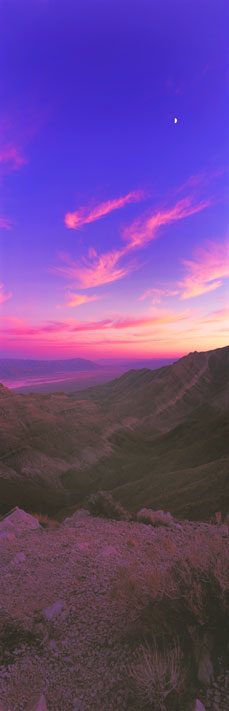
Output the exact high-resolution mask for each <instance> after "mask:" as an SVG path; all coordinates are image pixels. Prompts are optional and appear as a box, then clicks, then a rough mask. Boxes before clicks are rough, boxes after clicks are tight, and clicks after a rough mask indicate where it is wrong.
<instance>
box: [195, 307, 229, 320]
mask: <svg viewBox="0 0 229 711" xmlns="http://www.w3.org/2000/svg"><path fill="white" fill-rule="evenodd" d="M199 321H200V323H221V322H224V321H226V322H227V323H229V306H226V308H224V309H218V310H217V311H211V312H210V313H209V314H206V316H203V318H201V319H199Z"/></svg>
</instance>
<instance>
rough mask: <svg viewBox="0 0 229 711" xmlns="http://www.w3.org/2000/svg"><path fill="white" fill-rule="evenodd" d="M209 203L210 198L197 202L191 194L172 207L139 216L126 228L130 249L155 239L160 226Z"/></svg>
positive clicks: (200, 208)
mask: <svg viewBox="0 0 229 711" xmlns="http://www.w3.org/2000/svg"><path fill="white" fill-rule="evenodd" d="M209 205H210V199H208V200H202V201H200V202H195V201H194V199H193V197H192V196H191V195H189V196H188V197H186V198H184V199H183V200H179V201H178V202H177V203H176V204H175V205H174V206H173V207H171V208H168V209H167V208H164V209H162V210H159V211H157V212H153V213H152V212H151V214H149V215H148V216H147V217H142V218H138V219H137V220H135V221H134V222H133V223H132V225H130V226H129V227H127V228H126V229H125V230H124V233H123V237H124V239H125V240H126V241H127V242H128V248H129V249H137V248H138V249H139V248H141V247H143V246H145V245H146V244H147V243H148V242H151V241H152V240H153V239H155V237H156V236H157V232H158V229H159V228H160V227H162V226H164V225H169V224H171V223H172V222H177V221H178V220H181V219H183V218H184V217H189V216H190V215H194V214H195V213H197V212H200V211H201V210H204V209H205V208H206V207H208V206H209Z"/></svg>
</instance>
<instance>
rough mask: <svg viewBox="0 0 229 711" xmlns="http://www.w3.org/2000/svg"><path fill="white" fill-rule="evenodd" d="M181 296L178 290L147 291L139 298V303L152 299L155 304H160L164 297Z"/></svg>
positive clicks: (153, 289)
mask: <svg viewBox="0 0 229 711" xmlns="http://www.w3.org/2000/svg"><path fill="white" fill-rule="evenodd" d="M177 294H179V291H178V289H173V290H170V289H156V288H152V289H147V290H146V291H144V292H143V294H141V296H139V299H138V300H139V301H144V300H145V299H149V298H152V303H153V304H160V303H161V300H162V298H163V296H177Z"/></svg>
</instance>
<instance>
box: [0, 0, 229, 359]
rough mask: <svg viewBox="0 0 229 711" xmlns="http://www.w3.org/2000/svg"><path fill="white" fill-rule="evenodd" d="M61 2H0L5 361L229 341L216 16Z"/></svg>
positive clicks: (166, 352) (221, 58)
mask: <svg viewBox="0 0 229 711" xmlns="http://www.w3.org/2000/svg"><path fill="white" fill-rule="evenodd" d="M57 5H58V6H57V7H55V12H54V6H53V4H52V3H51V2H49V1H48V0H47V2H38V1H36V2H35V1H34V2H30V3H29V2H27V0H25V1H23V2H20V3H19V2H17V1H16V0H10V2H9V3H3V4H2V5H1V30H0V35H1V46H2V54H3V59H2V62H3V65H4V67H5V76H4V79H3V78H2V79H1V82H2V87H1V88H2V91H1V109H0V182H1V202H0V235H1V264H0V268H1V272H0V281H1V285H0V304H1V333H2V335H1V356H2V357H5V356H6V357H15V358H17V357H27V356H28V357H33V358H36V357H39V358H51V357H55V358H61V357H63V358H65V357H66V358H68V357H73V356H75V357H77V356H80V357H85V358H90V359H92V360H93V359H96V358H103V357H104V356H105V357H111V358H113V357H114V358H116V357H117V358H121V357H123V356H126V355H128V356H131V357H133V358H136V357H138V358H140V357H146V356H147V357H149V358H153V357H154V356H156V357H157V356H158V355H159V356H160V357H163V356H172V357H173V356H180V355H183V354H186V353H188V352H190V351H194V350H208V349H213V348H217V347H221V346H225V345H226V344H227V342H228V279H229V242H228V235H227V225H226V222H227V220H226V192H227V183H228V173H227V167H226V126H227V119H226V112H225V89H224V84H225V72H226V67H225V63H226V59H225V56H226V33H225V34H224V31H223V28H222V27H221V26H220V22H218V21H216V14H215V11H214V8H215V9H216V7H217V6H216V4H215V3H212V7H209V6H208V12H207V15H206V13H205V10H204V8H205V3H203V4H202V3H199V1H198V0H194V2H193V3H191V4H190V7H187V6H186V3H180V4H179V22H176V23H174V22H173V13H174V8H173V5H174V4H173V3H171V2H168V0H162V2H161V3H159V2H158V3H149V2H147V1H146V0H142V2H137V3H135V4H134V8H132V11H131V13H130V12H129V10H130V5H129V3H125V2H124V4H121V3H120V2H119V1H117V2H114V1H113V0H111V1H110V2H108V3H106V4H104V3H102V2H100V0H99V1H98V2H96V3H92V2H91V1H90V0H84V1H83V0H82V1H81V0H79V2H77V3H75V2H73V0H66V2H65V3H64V2H63V3H58V4H57ZM175 6H176V2H175ZM197 14H198V22H197ZM12 17H13V20H14V21H13V23H12V22H10V18H12ZM63 27H64V32H63V29H62V28H63ZM171 28H172V29H171ZM168 36H169V38H170V39H169V46H167V42H168ZM184 46H185V51H184ZM41 48H42V51H41ZM180 56H182V62H181V61H180V59H179V57H180ZM175 117H176V118H175Z"/></svg>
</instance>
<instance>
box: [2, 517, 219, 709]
mask: <svg viewBox="0 0 229 711" xmlns="http://www.w3.org/2000/svg"><path fill="white" fill-rule="evenodd" d="M206 535H207V539H208V540H209V546H214V541H215V538H216V537H217V541H220V543H221V544H222V546H223V547H224V546H226V545H227V546H228V528H227V527H226V526H221V525H220V526H213V525H208V524H201V523H199V524H198V523H190V522H184V523H182V524H180V523H177V524H176V523H174V525H173V526H171V527H170V528H167V527H165V526H160V527H158V528H153V527H152V526H148V525H145V524H143V523H133V522H126V521H112V520H107V521H105V520H103V519H101V518H92V517H91V516H90V515H89V514H88V513H87V512H85V511H78V512H76V513H75V514H74V515H73V516H72V517H71V518H69V519H66V520H65V521H64V523H62V524H61V525H60V526H59V527H57V528H56V529H55V530H49V529H44V528H43V527H41V525H40V524H39V522H38V520H37V519H36V518H34V517H31V516H29V515H28V514H25V512H22V511H20V510H19V509H16V510H15V511H14V512H13V513H12V514H11V515H9V516H8V517H5V518H4V519H2V521H0V568H1V585H0V690H1V693H0V710H1V711H32V710H33V711H46V710H47V711H127V709H128V710H130V709H132V710H134V709H139V711H140V709H147V708H148V709H150V708H151V709H155V711H159V709H162V708H163V706H162V705H160V704H159V702H158V706H157V707H156V706H155V704H154V705H152V703H151V705H149V703H148V702H146V698H145V696H144V693H143V696H142V699H141V695H140V696H138V695H137V692H136V691H133V683H132V681H131V678H132V676H133V673H132V672H131V669H133V664H134V661H135V659H136V653H138V651H139V652H141V649H142V646H141V645H142V641H141V640H140V639H139V638H138V635H137V633H136V634H135V635H133V634H132V633H131V631H130V628H129V622H130V621H131V614H132V610H133V608H134V604H133V605H132V600H133V597H131V596H133V582H132V581H133V576H134V575H135V572H136V580H137V583H136V591H135V594H136V595H137V586H138V585H139V584H141V580H142V579H143V577H144V580H146V579H147V576H148V577H150V575H151V571H152V561H154V563H155V561H158V565H157V567H158V569H159V568H160V567H161V566H162V568H163V566H164V567H166V566H167V565H168V562H169V560H171V558H172V557H174V556H175V557H178V559H180V556H181V555H182V552H183V553H184V557H185V551H186V550H187V548H188V546H189V544H190V539H191V538H194V539H195V540H197V537H198V540H199V542H200V545H201V540H202V537H204V540H205V539H206ZM203 555H204V551H203ZM128 571H129V572H128ZM128 581H129V582H128ZM129 583H130V585H129ZM128 585H129V587H128ZM123 591H124V592H123ZM125 594H126V599H124V598H125ZM129 603H131V608H132V610H131V609H130V606H129ZM212 623H214V620H212ZM213 626H214V624H213ZM204 629H205V631H206V628H204ZM207 639H210V638H209V629H208V630H207V631H206V634H205V637H203V643H201V644H202V646H201V644H200V641H199V642H198V645H199V646H198V645H197V647H198V659H197V662H196V663H197V682H196V683H195V685H194V690H193V689H192V690H191V689H189V691H188V696H186V697H185V698H186V700H185V701H184V705H183V711H189V710H190V711H194V709H195V710H196V711H201V709H206V711H208V710H209V711H226V709H227V708H228V706H227V693H228V690H229V675H227V673H226V672H225V665H224V668H220V666H219V665H218V666H217V665H216V667H214V664H213V660H212V658H211V655H212V654H213V653H212V651H211V649H212V643H211V640H210V641H209V644H208V643H207V641H206V640H207ZM135 681H136V679H135ZM168 698H169V697H168ZM171 698H172V695H171ZM148 701H149V699H148ZM147 703H148V705H147ZM160 703H161V702H160ZM175 703H176V702H175V701H174V700H173V701H171V705H170V706H169V705H168V706H164V708H171V709H174V710H175V711H176V706H175V705H174V704H175Z"/></svg>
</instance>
